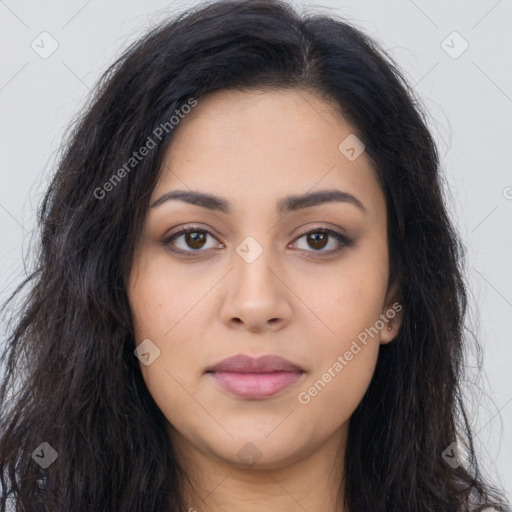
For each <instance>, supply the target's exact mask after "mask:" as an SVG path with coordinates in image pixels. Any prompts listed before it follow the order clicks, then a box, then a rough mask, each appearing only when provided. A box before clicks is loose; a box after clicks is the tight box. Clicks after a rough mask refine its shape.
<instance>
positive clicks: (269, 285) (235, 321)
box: [220, 250, 293, 332]
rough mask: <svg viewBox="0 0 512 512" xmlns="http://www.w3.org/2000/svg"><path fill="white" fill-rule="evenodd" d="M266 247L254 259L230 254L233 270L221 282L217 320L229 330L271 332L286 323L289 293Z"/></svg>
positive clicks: (283, 277) (278, 268) (289, 314)
mask: <svg viewBox="0 0 512 512" xmlns="http://www.w3.org/2000/svg"><path fill="white" fill-rule="evenodd" d="M269 256H270V250H264V251H263V252H262V253H261V254H260V255H259V256H258V257H257V258H256V259H255V260H254V261H252V262H251V260H250V259H249V260H246V259H244V258H243V257H241V256H240V255H239V254H238V253H236V254H234V255H233V266H234V268H233V270H232V271H231V272H229V274H228V276H227V280H226V282H225V290H226V291H225V298H224V302H223V304H222V308H221V312H220V314H221V319H222V321H223V322H224V323H225V324H226V325H228V327H230V328H233V329H239V330H245V331H249V332H260V331H265V332H268V331H274V330H279V329H282V328H284V327H285V326H286V325H288V324H289V322H290V318H291V314H292V307H291V303H290V300H291V297H292V296H293V293H292V292H291V291H290V288H289V287H288V286H287V285H286V277H285V276H284V275H283V271H282V270H281V269H280V266H279V265H278V264H277V263H276V261H275V260H272V261H271V258H270V257H269Z"/></svg>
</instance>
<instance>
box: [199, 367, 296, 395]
mask: <svg viewBox="0 0 512 512" xmlns="http://www.w3.org/2000/svg"><path fill="white" fill-rule="evenodd" d="M209 375H211V376H212V377H213V378H214V379H215V380H216V381H217V382H218V383H219V384H220V386H221V387H222V388H224V389H225V390H226V391H229V392H230V393H233V394H234V395H237V396H240V397H243V398H266V397H269V396H272V395H276V394H277V393H279V392H280V391H283V389H286V388H287V387H289V386H291V385H292V384H295V382H297V381H298V380H299V379H300V378H301V377H302V375H303V374H302V373H299V372H272V373H231V372H211V373H209Z"/></svg>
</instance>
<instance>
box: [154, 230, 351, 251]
mask: <svg viewBox="0 0 512 512" xmlns="http://www.w3.org/2000/svg"><path fill="white" fill-rule="evenodd" d="M187 233H205V234H207V235H210V236H211V237H213V238H215V237H214V236H213V235H212V234H211V233H210V232H209V231H208V230H206V229H204V228H200V227H199V226H183V227H180V228H179V229H178V230H177V231H175V232H174V233H173V234H172V235H170V236H168V237H166V238H165V239H164V240H162V241H161V244H162V245H163V246H164V248H165V250H166V251H169V252H171V253H176V254H179V255H183V256H186V257H193V256H194V255H196V254H198V253H201V252H207V251H208V249H196V250H190V251H184V250H182V249H175V248H172V247H171V245H172V242H173V241H174V240H175V239H176V238H178V237H180V236H182V235H184V234H187ZM312 233H315V234H316V233H324V234H327V235H329V236H332V237H334V238H335V239H336V240H337V241H338V242H339V243H341V247H338V248H337V249H331V250H329V251H323V250H316V251H315V250H311V251H310V252H313V253H316V254H328V255H334V254H337V253H339V252H340V251H342V250H343V248H346V247H350V246H351V245H352V242H353V241H352V240H350V239H349V238H347V237H346V236H344V235H342V234H340V233H338V232H337V231H334V230H332V229H327V228H316V229H312V230H310V231H307V232H305V233H302V234H301V235H300V236H299V237H297V238H296V239H295V241H297V240H300V239H301V238H302V237H304V236H307V235H310V234H312Z"/></svg>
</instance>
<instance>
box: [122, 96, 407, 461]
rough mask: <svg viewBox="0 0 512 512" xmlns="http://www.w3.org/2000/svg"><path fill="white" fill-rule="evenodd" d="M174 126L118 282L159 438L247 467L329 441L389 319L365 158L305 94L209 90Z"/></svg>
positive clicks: (394, 322)
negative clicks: (124, 289) (158, 420)
mask: <svg viewBox="0 0 512 512" xmlns="http://www.w3.org/2000/svg"><path fill="white" fill-rule="evenodd" d="M175 130H176V132H175V134H174V139H173V141H172V143H171V145H170V147H169V148H168V151H167V154H166V158H165V161H164V164H163V167H162V172H161V175H160V178H159V181H158V183H157V185H156V187H155V189H154V190H153V193H152V197H151V205H152V206H151V207H150V209H149V212H148V215H147V220H146V225H145V230H144V232H143V233H142V234H141V236H140V238H139V240H138V246H137V249H136V251H135V254H134V260H133V266H132V270H131V274H130V279H129V285H128V296H129V300H130V305H131V309H132V313H133V320H134V327H135V341H136V344H137V345H138V349H137V350H139V352H141V353H144V357H139V358H140V359H141V361H140V363H139V364H140V367H141V371H142V374H143V377H144V380H145V383H146V385H147V387H148V390H149V392H150V393H151V395H152V397H153V398H154V400H155V402H156V404H157V405H158V407H159V408H160V409H161V410H162V412H163V414H164V415H165V417H166V418H167V420H168V422H169V435H170V436H171V439H172V441H173V444H175V445H176V446H177V447H180V449H181V450H182V451H183V453H188V454H193V453H196V454H200V455H201V456H204V457H208V458H213V459H216V460H222V461H223V462H225V463H229V464H234V465H243V464H247V463H250V464H253V465H258V467H260V468H262V469H265V468H266V469H271V468H278V467H280V466H283V465H285V464H288V463H291V462H293V461H298V460H299V459H304V458H305V457H307V456H308V455H311V454H312V453H314V452H315V451H318V450H320V449H321V447H322V446H326V445H327V444H328V443H332V442H334V441H335V442H336V443H337V444H340V445H343V440H344V439H345V438H346V433H347V429H348V424H349V420H350V416H351V414H352V413H353V411H354V409H355V408H356V406H357V405H358V403H359V402H360V401H361V399H362V397H363V395H364V393H365V391H366V389H367V388H368V385H369V383H370V381H371V378H372V375H373V372H374V368H375V364H376V361H377V356H378V351H379V347H380V345H381V344H383V343H388V342H390V341H391V340H392V339H393V338H394V337H395V336H396V333H397V330H398V327H399V324H400V318H401V315H400V313H399V310H400V309H401V306H399V305H397V301H396V297H394V295H393V293H394V287H393V286H392V287H391V289H390V293H389V294H388V295H387V294H386V290H387V284H388V276H389V268H388V267H389V258H388V244H387V232H386V203H385V198H384V195H383V193H382V190H381V189H380V187H379V185H378V182H377V180H376V177H375V175H374V171H373V169H372V167H371V164H370V160H369V158H368V157H367V155H366V154H365V152H364V150H363V151H362V153H361V154H359V156H357V155H358V153H359V150H360V149H362V148H361V147H360V146H358V145H357V139H354V135H353V134H354V130H353V128H351V126H350V125H348V124H347V123H346V122H345V121H344V119H343V118H342V117H341V115H340V114H338V113H336V111H335V109H334V107H333V106H332V105H330V104H329V103H327V102H326V101H325V100H323V99H322V98H320V97H318V96H316V95H315V94H314V93H312V92H308V91H304V90H284V91H283V90H281V91H273V90H266V91H250V92H249V91H246V92H240V91H232V90H224V91H221V92H216V93H213V94H210V95H208V96H205V97H203V98H201V99H200V100H199V101H198V104H197V106H196V107H195V108H194V109H193V110H192V111H191V112H190V113H189V114H187V116H185V117H184V118H183V119H182V120H181V121H180V123H179V126H178V127H177V128H175ZM349 136H350V138H349V139H347V137H349ZM345 139H347V140H345ZM343 141H345V142H343ZM340 144H341V145H340ZM351 148H352V149H353V150H352V149H351ZM170 192H175V193H176V192H181V193H187V194H193V193H201V194H206V195H208V196H215V198H217V199H212V198H206V199H205V198H204V197H203V199H202V200H201V201H200V200H199V199H198V198H197V196H196V197H195V199H194V198H193V196H192V195H189V196H188V198H187V197H186V196H183V195H182V197H181V198H179V197H176V194H175V197H174V198H173V197H170V196H169V195H168V196H167V198H166V197H165V195H166V194H168V193H170ZM318 192H325V194H323V195H321V194H320V195H318V194H317V193H318ZM329 193H330V194H331V195H329ZM314 194H317V195H316V196H315V195H314ZM290 196H292V197H291V198H290ZM307 196H311V197H309V198H308V197H307ZM191 198H192V199H191ZM154 203H156V204H154ZM180 229H186V230H187V231H184V232H180V231H179V230H180ZM389 325H391V326H392V328H393V330H389V329H388V326H389ZM144 340H145V341H144ZM143 341H144V344H143V345H141V343H142V342H143ZM240 355H242V356H247V357H248V358H249V359H247V360H245V361H244V360H242V361H240V360H238V361H234V362H233V361H231V364H226V365H225V366H224V367H223V366H219V364H220V363H222V362H223V361H224V360H225V359H226V358H229V357H231V356H240ZM260 356H277V358H276V357H274V358H272V357H271V358H268V359H262V360H260V363H261V364H260V365H259V366H258V364H253V365H252V366H251V364H250V363H251V359H250V358H259V357H260ZM278 358H282V359H278ZM283 360H284V361H283ZM244 363H246V364H245V365H244ZM212 370H213V371H212Z"/></svg>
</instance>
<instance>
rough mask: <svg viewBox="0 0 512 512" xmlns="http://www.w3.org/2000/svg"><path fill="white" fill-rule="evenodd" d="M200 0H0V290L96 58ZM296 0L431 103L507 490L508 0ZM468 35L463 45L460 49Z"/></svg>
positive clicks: (482, 445)
mask: <svg viewBox="0 0 512 512" xmlns="http://www.w3.org/2000/svg"><path fill="white" fill-rule="evenodd" d="M198 3H202V2H190V1H184V0H182V1H180V2H168V1H167V2H165V1H156V0H151V1H145V2H140V1H139V2H135V1H126V0H123V1H101V2H100V1H98V0H90V1H85V0H83V1H70V0H66V1H55V0H52V1H45V2H40V1H19V0H18V1H16V0H5V1H4V0H0V51H1V66H0V109H1V117H0V130H1V132H0V144H1V153H0V154H1V157H2V159H1V165H0V180H1V187H0V238H1V241H2V242H1V246H0V258H1V265H0V279H1V283H2V284H1V290H0V300H1V301H3V300H5V298H6V297H7V294H8V292H9V291H12V289H13V287H14V286H15V284H16V283H18V282H19V281H20V279H21V277H22V275H23V272H24V268H23V263H22V258H23V257H27V256H28V255H29V254H30V252H29V248H30V247H29V244H28V242H29V240H30V235H31V232H32V230H33V228H34V226H35V213H36V208H37V206H38V204H39V201H40V200H41V197H42V194H43V192H44V189H45V187H46V185H47V183H48V178H49V175H50V173H51V172H52V169H53V166H54V163H55V158H56V156H57V153H56V152H57V149H58V147H59V143H60V141H61V139H62V137H63V136H64V135H65V134H66V133H67V132H66V128H67V126H68V123H69V122H70V120H71V119H72V117H73V116H74V115H76V114H77V113H78V112H79V109H80V106H81V105H82V104H83V101H84V100H85V98H86V96H87V94H88V93H89V91H90V90H91V89H92V88H93V86H94V84H95V82H96V80H97V79H98V78H99V76H100V74H101V72H102V71H103V70H104V69H105V68H106V67H107V65H108V64H110V63H111V62H112V61H113V60H114V57H115V56H118V55H119V54H120V52H121V50H122V49H123V48H125V47H126V46H127V45H128V44H129V43H130V42H132V41H133V40H135V39H136V38H137V37H138V36H139V35H140V34H141V33H142V32H144V31H145V30H146V29H148V28H149V27H150V26H151V25H152V24H153V23H155V22H157V21H159V20H161V19H163V18H164V17H165V16H167V15H170V14H173V13H175V12H178V11H181V10H182V9H183V8H185V7H188V6H191V5H194V4H198ZM293 3H294V4H295V5H300V6H303V7H304V8H306V9H308V8H309V7H315V6H325V7H326V8H327V9H325V10H324V11H325V12H327V13H329V12H332V13H333V14H340V15H342V16H344V17H346V18H348V19H349V20H350V21H352V22H353V23H355V24H356V25H357V26H359V27H360V28H362V29H363V30H365V31H366V32H367V33H368V34H370V35H371V36H372V37H374V38H375V39H376V40H377V41H378V42H380V43H381V44H382V45H383V47H384V48H385V49H386V50H388V51H389V53H390V54H391V55H392V57H393V58H394V59H395V60H396V61H397V62H398V63H399V65H400V66H401V68H402V69H403V70H404V72H405V75H406V77H407V78H408V79H409V81H410V83H411V84H412V85H414V88H415V90H416V92H417V93H418V94H419V96H420V98H421V100H422V102H423V104H424V105H425V107H426V109H427V110H428V113H429V116H430V119H429V125H430V127H431V129H432V131H433V133H434V135H435V137H436V140H437V141H438V144H439V149H440V154H441V156H442V161H443V168H444V171H445V173H446V193H447V200H448V204H449V208H450V210H451V212H452V215H453V218H454V220H455V221H456V224H457V227H458V229H459V230H460V232H461V234H462V237H463V241H464V244H465V246H466V248H467V263H468V273H467V280H468V283H469V287H470V292H471V295H470V311H469V318H468V326H469V327H470V328H471V329H472V330H473V332H476V333H477V335H478V338H479V340H480V342H481V343H482V346H483V348H484V369H483V373H482V374H481V375H480V376H479V377H478V379H477V375H476V374H475V373H471V372H472V369H471V368H469V373H468V376H469V377H471V378H473V379H474V380H475V382H476V383H477V385H478V386H479V388H481V389H482V391H483V393H481V394H479V393H476V392H475V390H474V389H473V390H472V392H471V393H469V392H468V393H467V397H468V400H469V399H471V402H470V404H469V406H468V409H469V412H470V419H471V422H472V424H473V426H474V429H475V433H476V447H477V450H478V452H479V454H480V457H481V463H482V465H483V469H484V471H485V472H486V473H488V474H489V475H490V476H491V478H493V479H494V481H495V482H496V483H498V484H501V485H502V486H504V487H505V489H506V490H507V491H508V492H509V495H508V497H509V499H510V497H511V496H510V491H511V490H512V485H511V482H512V457H511V455H512V404H511V402H512V378H511V372H512V368H511V362H512V337H511V335H510V326H509V324H508V320H509V319H510V318H511V316H512V271H511V267H510V263H511V261H512V258H511V256H512V237H511V229H510V224H511V222H510V221H511V220H512V165H511V163H512V156H511V151H510V145H511V143H512V122H511V119H512V59H511V49H512V44H511V43H512V32H511V31H510V26H511V23H512V0H498V1H496V0H479V1H476V0H474V1H468V0H466V1H450V2H447V1H425V0H415V1H413V0H399V1H393V2H391V1H387V2H380V1H377V0H375V1H355V0H353V1H339V0H336V1H335V0H331V1H329V0H324V1H323V2H299V1H295V2H293ZM44 31H46V32H48V33H49V34H50V35H51V37H52V38H53V39H54V40H55V41H57V44H58V48H57V50H56V51H55V52H54V53H53V54H52V55H50V56H49V57H48V58H45V59H44V58H42V57H41V56H40V55H39V54H38V53H36V51H34V50H33V49H32V47H31V44H32V42H33V41H35V43H34V44H39V46H40V47H41V46H42V43H41V42H40V41H41V37H48V36H40V34H41V33H42V32H44ZM454 31H457V32H458V33H459V34H460V35H461V36H462V38H463V39H460V38H459V39H458V36H453V35H450V34H452V33H453V32H454ZM447 38H448V39H447ZM445 40H446V42H445V43H443V41H445ZM464 40H465V41H466V42H467V44H468V45H469V46H468V48H467V50H466V51H464V52H463V53H462V54H461V55H458V53H460V51H461V50H462V49H463V45H464V44H465V43H464ZM50 42H51V41H50V39H45V46H44V47H45V48H46V49H49V48H51V47H50ZM40 51H42V49H41V50H40ZM450 53H451V55H450ZM454 57H457V58H454ZM29 261H31V260H30V258H29ZM0 328H1V329H2V334H3V330H4V328H5V324H4V322H3V321H2V323H0ZM3 338H4V336H3V335H2V339H3ZM474 364H475V363H474V358H473V357H472V352H471V350H470V351H469V352H468V366H469V367H471V366H472V365H474ZM507 455H508V457H507Z"/></svg>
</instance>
